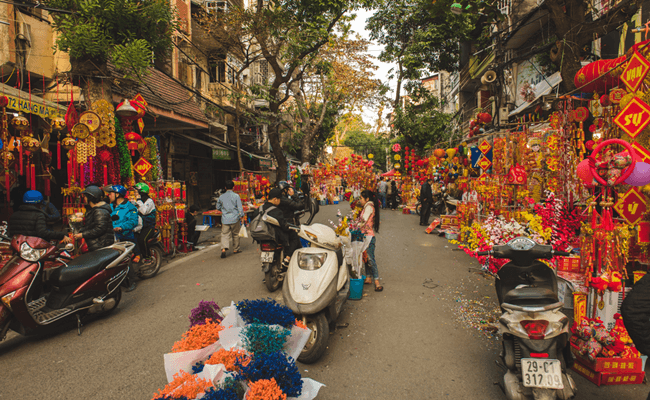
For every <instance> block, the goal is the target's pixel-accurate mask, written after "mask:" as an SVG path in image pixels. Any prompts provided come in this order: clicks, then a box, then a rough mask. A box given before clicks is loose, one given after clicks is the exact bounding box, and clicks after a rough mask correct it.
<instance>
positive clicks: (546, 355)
mask: <svg viewBox="0 0 650 400" xmlns="http://www.w3.org/2000/svg"><path fill="white" fill-rule="evenodd" d="M530 356H531V357H532V358H548V353H530Z"/></svg>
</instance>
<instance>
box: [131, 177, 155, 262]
mask: <svg viewBox="0 0 650 400" xmlns="http://www.w3.org/2000/svg"><path fill="white" fill-rule="evenodd" d="M135 189H136V190H137V191H138V195H139V196H140V198H139V199H138V200H136V202H135V206H136V207H137V208H138V216H139V217H140V219H142V228H141V229H140V234H139V235H138V245H139V246H140V252H142V254H143V256H144V258H150V257H151V254H149V246H148V245H147V242H148V241H149V239H150V238H151V237H152V236H153V234H154V233H155V232H156V213H157V210H156V203H155V202H154V201H153V199H152V198H151V197H149V190H150V189H149V185H147V184H146V183H144V182H138V183H136V185H135Z"/></svg>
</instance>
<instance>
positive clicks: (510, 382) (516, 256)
mask: <svg viewBox="0 0 650 400" xmlns="http://www.w3.org/2000/svg"><path fill="white" fill-rule="evenodd" d="M477 255H491V256H492V257H495V258H506V259H509V260H510V262H509V263H507V264H506V265H504V266H503V267H501V269H500V270H499V272H498V274H497V279H496V281H495V287H496V291H497V297H498V300H499V304H500V305H501V309H502V311H503V315H502V316H501V318H500V319H499V331H500V332H501V334H502V335H503V350H502V353H501V361H502V362H503V365H500V364H499V363H497V364H498V365H499V366H501V367H503V368H504V369H505V371H506V374H505V376H504V377H503V382H501V384H502V389H503V391H504V393H505V395H506V398H508V400H525V399H531V398H534V399H536V400H538V399H549V400H550V399H555V398H558V399H563V400H565V399H571V398H573V397H574V396H575V395H576V393H577V388H576V385H575V382H574V381H573V379H572V378H571V376H570V375H569V374H568V373H567V371H568V369H569V368H571V366H572V365H573V361H574V358H573V355H572V354H571V348H570V345H569V337H570V332H569V326H568V325H569V319H568V318H567V317H566V316H565V315H564V314H562V312H561V309H562V306H563V303H562V302H560V301H559V299H558V295H557V278H556V276H555V272H554V271H553V269H551V268H549V267H548V266H547V265H545V264H544V263H542V262H541V261H538V260H539V259H542V258H545V259H550V258H552V257H553V256H565V255H569V253H566V252H561V251H554V250H553V247H552V246H544V245H540V244H537V243H535V242H534V241H533V240H531V239H529V238H526V237H518V238H515V239H512V240H511V241H509V242H508V243H507V244H505V245H502V246H493V247H492V250H491V251H484V252H478V253H477Z"/></svg>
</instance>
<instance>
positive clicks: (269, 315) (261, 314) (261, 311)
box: [237, 299, 295, 328]
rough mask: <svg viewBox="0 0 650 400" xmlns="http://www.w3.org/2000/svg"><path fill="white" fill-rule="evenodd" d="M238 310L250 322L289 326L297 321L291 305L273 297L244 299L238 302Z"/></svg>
mask: <svg viewBox="0 0 650 400" xmlns="http://www.w3.org/2000/svg"><path fill="white" fill-rule="evenodd" d="M237 311H238V312H239V315H240V316H241V317H242V319H243V320H244V321H246V323H248V324H251V323H261V324H268V325H280V326H283V327H285V328H289V327H291V326H292V325H293V324H294V321H295V317H294V316H293V311H291V309H290V308H289V307H286V306H283V305H282V304H280V303H278V302H276V301H275V300H272V299H266V300H265V299H260V300H242V301H240V302H239V303H237Z"/></svg>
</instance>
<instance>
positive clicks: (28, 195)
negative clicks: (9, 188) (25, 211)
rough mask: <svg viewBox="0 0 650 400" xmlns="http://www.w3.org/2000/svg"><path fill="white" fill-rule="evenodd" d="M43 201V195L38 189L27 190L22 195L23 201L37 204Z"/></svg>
mask: <svg viewBox="0 0 650 400" xmlns="http://www.w3.org/2000/svg"><path fill="white" fill-rule="evenodd" d="M41 201H43V195H42V194H41V192H39V191H38V190H29V191H27V192H25V194H24V195H23V203H25V204H38V203H40V202H41Z"/></svg>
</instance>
